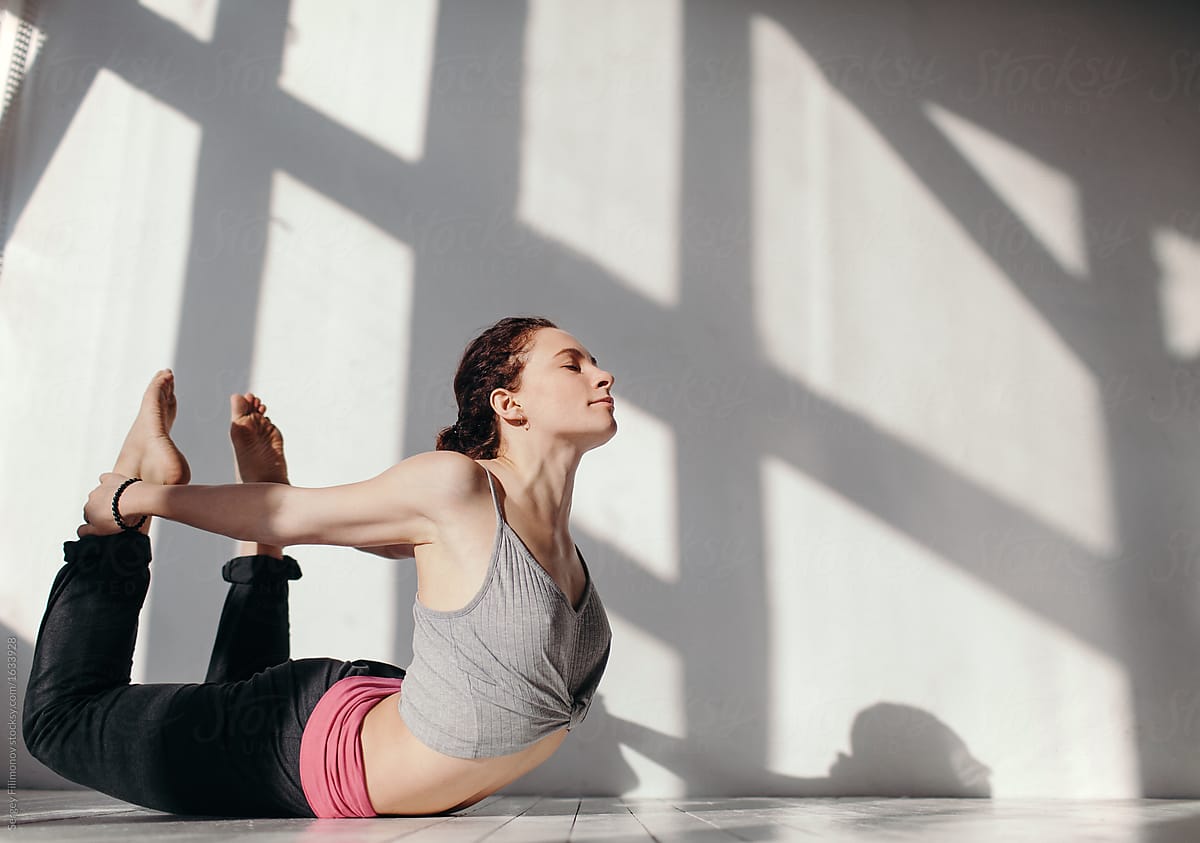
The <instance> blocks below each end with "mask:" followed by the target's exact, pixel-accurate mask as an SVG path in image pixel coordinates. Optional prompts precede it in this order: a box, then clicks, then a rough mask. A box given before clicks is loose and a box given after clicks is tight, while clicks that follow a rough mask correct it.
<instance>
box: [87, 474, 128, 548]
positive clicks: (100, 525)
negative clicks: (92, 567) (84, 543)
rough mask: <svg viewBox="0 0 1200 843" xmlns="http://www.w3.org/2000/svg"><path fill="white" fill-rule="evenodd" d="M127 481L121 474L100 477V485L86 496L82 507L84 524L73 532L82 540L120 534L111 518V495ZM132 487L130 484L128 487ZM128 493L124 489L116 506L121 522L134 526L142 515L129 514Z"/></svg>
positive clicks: (118, 528)
mask: <svg viewBox="0 0 1200 843" xmlns="http://www.w3.org/2000/svg"><path fill="white" fill-rule="evenodd" d="M128 479H129V478H128V477H126V476H125V475H123V474H113V473H112V472H107V473H105V474H101V475H100V485H99V486H97V487H96V488H95V489H92V491H91V493H89V494H88V499H87V503H86V504H84V507H83V520H84V522H85V523H83V524H80V525H79V528H78V529H77V530H76V531H75V533H76V535H78V536H79V537H80V538H83V537H84V536H111V535H114V534H116V533H119V532H121V528H120V527H118V526H117V522H116V520H115V519H114V518H113V514H112V499H113V495H115V494H116V493H117V489H118V488H120V486H121V484H122V483H124V482H125V481H126V480H128ZM133 485H134V484H132V483H131V484H130V486H133ZM128 492H129V488H126V489H125V491H124V492H122V493H121V500H120V501H119V502H118V504H117V505H118V507H119V509H120V512H121V520H122V521H124V522H125V523H126V524H136V523H137V522H138V520H139V519H140V518H141V517H142V513H133V512H130V510H129V507H128V505H127V501H128Z"/></svg>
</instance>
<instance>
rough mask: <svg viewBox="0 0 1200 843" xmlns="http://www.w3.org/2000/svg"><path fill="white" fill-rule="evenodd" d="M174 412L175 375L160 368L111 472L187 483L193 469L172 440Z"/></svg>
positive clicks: (168, 481)
mask: <svg viewBox="0 0 1200 843" xmlns="http://www.w3.org/2000/svg"><path fill="white" fill-rule="evenodd" d="M177 410H178V403H177V402H176V400H175V375H174V373H173V372H172V371H171V370H170V369H159V370H158V371H157V372H155V373H154V377H153V378H151V379H150V385H149V386H147V387H146V391H145V392H144V393H143V394H142V406H141V407H140V408H139V409H138V414H137V418H135V419H134V420H133V425H132V426H131V427H130V428H129V433H127V434H126V435H125V442H124V443H123V444H122V445H121V453H120V454H119V455H118V456H117V462H116V464H115V465H114V466H113V471H114V472H116V473H117V474H124V475H125V476H126V477H141V478H142V479H143V480H146V481H148V482H150V483H161V484H163V485H165V486H176V485H184V484H186V483H188V482H189V481H190V480H191V479H192V470H191V468H190V467H189V466H188V463H187V460H186V459H185V458H184V456H183V453H182V452H181V451H180V450H179V449H178V448H177V447H175V443H174V442H172V441H171V425H173V424H174V423H175V414H176V411H177Z"/></svg>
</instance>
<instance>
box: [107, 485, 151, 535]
mask: <svg viewBox="0 0 1200 843" xmlns="http://www.w3.org/2000/svg"><path fill="white" fill-rule="evenodd" d="M141 479H142V478H140V477H130V478H129V479H128V480H126V481H125V482H124V483H122V484H121V485H120V486H118V487H117V491H116V494H114V495H113V504H112V511H113V518H114V519H116V522H117V526H118V527H120V528H121V529H122V530H136V529H137V528H138V527H141V526H142V525H143V524H145V523H146V516H145V515H143V516H142V520H141V521H139V522H137V523H136V524H133V525H132V526H131V525H129V524H126V523H125V522H124V521H122V520H121V513H120V512H118V511H117V501H119V500H120V499H121V493H122V492H124V491H125V489H126V488H128V487H129V486H130V485H132V484H133V483H136V482H138V481H139V480H141Z"/></svg>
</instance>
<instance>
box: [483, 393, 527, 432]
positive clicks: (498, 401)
mask: <svg viewBox="0 0 1200 843" xmlns="http://www.w3.org/2000/svg"><path fill="white" fill-rule="evenodd" d="M489 400H490V401H491V404H492V409H493V410H495V411H496V413H497V414H498V415H499V416H500V418H502V419H504V420H505V421H507V422H511V423H513V424H517V423H521V422H523V420H524V418H525V412H524V410H522V409H521V404H520V402H519V401H518V400H517V397H516V396H515V395H514V394H513V393H511V392H509V391H508V390H507V389H493V390H492V394H491V395H490V396H489Z"/></svg>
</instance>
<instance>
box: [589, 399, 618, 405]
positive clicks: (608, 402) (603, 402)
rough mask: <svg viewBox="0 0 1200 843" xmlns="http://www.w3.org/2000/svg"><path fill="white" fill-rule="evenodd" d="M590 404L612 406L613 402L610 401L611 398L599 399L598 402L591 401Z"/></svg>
mask: <svg viewBox="0 0 1200 843" xmlns="http://www.w3.org/2000/svg"><path fill="white" fill-rule="evenodd" d="M592 403H593V404H608V405H610V406H613V400H612V398H601V399H599V400H597V401H593V402H592Z"/></svg>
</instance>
